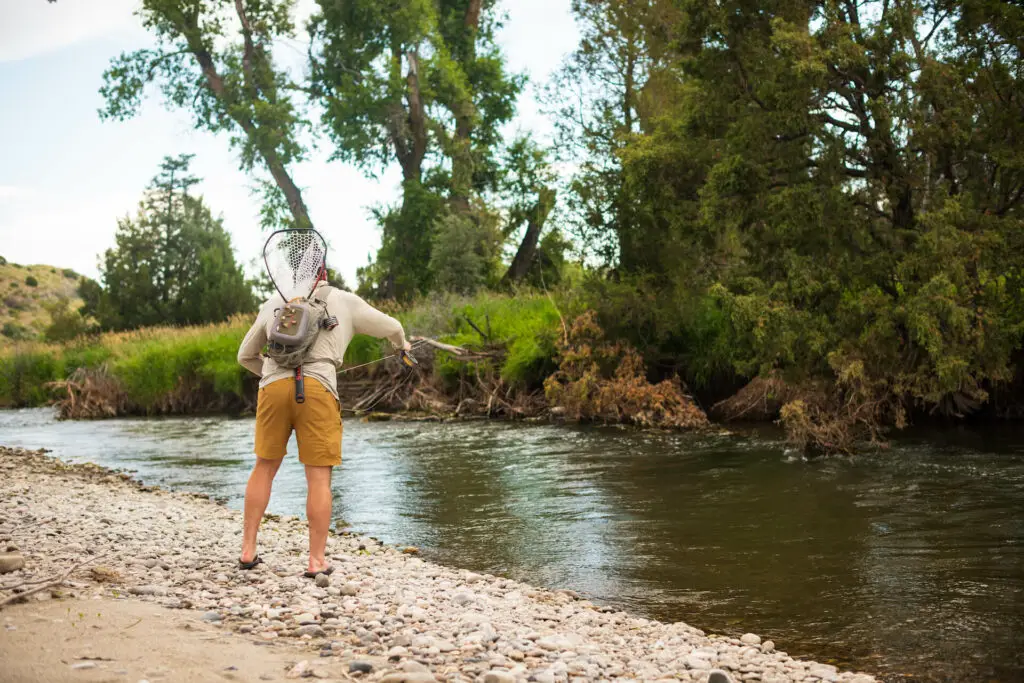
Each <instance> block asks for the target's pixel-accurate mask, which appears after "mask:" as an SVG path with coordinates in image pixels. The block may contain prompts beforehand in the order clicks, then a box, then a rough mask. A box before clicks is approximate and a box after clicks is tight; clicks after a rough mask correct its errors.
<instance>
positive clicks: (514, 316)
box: [398, 289, 561, 389]
mask: <svg viewBox="0 0 1024 683" xmlns="http://www.w3.org/2000/svg"><path fill="white" fill-rule="evenodd" d="M398 318H399V320H401V321H402V323H403V325H405V327H406V329H407V330H409V331H410V332H412V333H413V334H419V335H422V336H432V337H437V338H439V339H441V340H442V341H444V342H447V343H449V344H454V345H456V346H462V347H465V348H470V349H481V348H486V347H488V346H498V347H502V348H504V349H505V351H506V352H505V357H504V359H503V360H502V362H501V364H500V366H497V367H494V366H492V365H491V364H490V362H489V361H481V362H479V363H465V362H460V361H455V360H453V359H452V358H451V357H449V356H448V355H447V354H443V353H440V352H439V353H438V354H437V357H436V361H437V363H438V368H439V370H438V372H439V373H440V374H441V375H442V377H444V378H446V379H448V380H450V381H455V380H457V379H458V378H459V377H465V376H472V375H473V374H475V373H477V372H478V371H481V370H486V371H488V372H491V371H493V372H497V373H498V374H500V375H501V377H502V379H504V380H505V381H506V382H509V383H516V384H520V385H522V386H526V387H529V388H534V389H536V388H539V387H540V386H541V385H542V384H543V381H544V378H545V377H547V376H548V375H550V374H551V372H553V371H554V370H555V368H556V367H557V363H556V361H555V356H556V354H557V349H556V342H557V339H558V335H559V334H561V322H560V318H559V315H558V310H557V309H556V308H555V306H554V304H553V303H552V301H551V299H550V298H548V297H547V296H545V295H543V294H541V293H539V292H532V291H530V290H526V289H523V290H521V291H518V292H517V293H516V294H514V295H511V296H509V295H497V294H491V293H484V292H480V293H477V294H476V295H474V296H472V297H466V296H458V295H451V294H449V295H433V296H431V297H430V298H427V299H424V300H421V301H419V302H417V304H416V305H414V306H412V307H411V308H409V309H407V310H405V311H403V312H401V313H399V314H398ZM471 321H472V324H470V322H471ZM473 325H476V327H477V328H479V331H478V330H477V329H474V327H473ZM480 332H483V333H484V335H485V336H481V334H480Z"/></svg>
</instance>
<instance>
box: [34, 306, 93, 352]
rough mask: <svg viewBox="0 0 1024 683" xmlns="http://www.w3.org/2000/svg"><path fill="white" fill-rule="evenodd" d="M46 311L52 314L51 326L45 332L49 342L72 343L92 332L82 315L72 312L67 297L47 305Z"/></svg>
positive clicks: (44, 335) (44, 334)
mask: <svg viewBox="0 0 1024 683" xmlns="http://www.w3.org/2000/svg"><path fill="white" fill-rule="evenodd" d="M46 310H47V312H48V313H49V314H50V324H49V325H47V327H46V329H45V330H44V331H43V337H45V339H46V340H47V341H51V342H64V341H70V340H72V339H74V338H76V337H80V336H82V335H84V334H88V333H89V332H90V331H91V327H90V325H89V324H88V323H87V322H86V320H85V318H83V317H82V314H81V313H79V312H78V311H75V310H72V308H71V302H70V301H69V300H68V298H67V297H59V298H58V299H57V300H56V301H54V302H53V303H50V304H47V306H46Z"/></svg>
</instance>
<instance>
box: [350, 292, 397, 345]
mask: <svg viewBox="0 0 1024 683" xmlns="http://www.w3.org/2000/svg"><path fill="white" fill-rule="evenodd" d="M345 299H346V303H347V304H348V307H349V312H350V314H351V316H352V330H353V332H355V333H356V334H368V335H370V336H371V337H378V338H381V339H387V340H388V341H390V342H391V344H392V346H394V347H395V348H397V349H400V348H402V347H404V346H405V330H403V329H402V323H400V322H398V321H397V320H395V319H394V318H392V317H391V316H390V315H387V314H386V313H381V312H380V311H378V310H377V309H376V308H374V307H373V306H371V305H370V304H368V303H366V302H365V301H363V300H362V299H360V298H359V297H358V296H356V295H355V294H348V296H346V297H345Z"/></svg>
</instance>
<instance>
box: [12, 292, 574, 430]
mask: <svg viewBox="0 0 1024 683" xmlns="http://www.w3.org/2000/svg"><path fill="white" fill-rule="evenodd" d="M388 312H389V313H391V314H392V315H394V316H396V317H397V318H398V319H399V320H401V321H402V323H403V325H404V326H405V328H406V331H407V333H409V334H418V335H422V336H431V337H435V338H438V339H440V340H442V341H445V342H447V343H451V344H456V345H459V346H467V347H471V348H482V347H487V346H500V347H504V348H505V349H506V353H505V355H504V358H503V360H502V361H501V366H500V367H499V368H495V369H496V370H498V371H500V373H501V375H502V377H503V378H504V379H505V380H506V381H507V382H510V383H523V384H525V385H528V386H533V387H537V386H540V385H541V384H542V383H543V380H544V378H545V377H547V376H548V375H549V374H550V373H551V372H552V371H553V370H554V369H555V367H556V364H555V360H554V358H555V355H556V349H555V342H556V340H557V334H558V330H560V323H559V318H558V312H557V311H556V310H555V307H554V305H553V304H552V303H551V301H550V300H549V299H548V298H547V297H545V296H543V295H540V294H536V293H532V292H521V293H519V294H516V295H497V294H493V293H481V294H479V295H476V296H472V297H458V296H437V297H432V298H429V299H424V300H422V301H420V302H418V303H416V304H414V305H412V306H409V307H404V308H398V307H392V308H391V309H390V310H388ZM469 321H472V322H473V324H475V325H477V327H479V328H480V331H481V332H483V333H484V336H482V335H481V334H480V333H479V332H477V331H476V330H474V329H473V327H472V325H471V324H470V322H469ZM251 323H252V318H251V317H250V316H237V317H235V318H232V319H231V320H229V321H227V322H224V323H219V324H213V325H204V326H197V327H152V328H145V329H141V330H135V331H130V332H116V333H107V334H103V335H100V336H97V337H88V338H82V339H78V340H75V341H74V342H70V343H66V344H45V343H41V342H26V343H20V344H13V345H10V346H6V347H4V348H2V349H0V407H26V406H39V405H44V404H46V403H47V401H49V400H50V399H51V398H52V392H51V390H49V389H48V388H47V386H46V385H47V383H49V382H54V381H60V380H64V379H67V378H68V377H69V376H70V375H71V374H72V373H73V372H75V370H77V369H79V368H98V367H100V366H105V367H106V370H107V372H108V374H109V375H110V376H111V377H112V378H113V379H115V380H116V381H117V382H118V384H120V386H121V388H122V389H123V390H124V392H125V396H126V398H127V401H128V402H129V403H130V404H132V405H134V406H138V407H140V408H141V409H142V410H143V411H144V412H150V411H151V410H152V409H154V408H155V407H156V406H158V405H160V404H161V401H162V400H163V399H164V398H166V397H167V396H170V395H172V394H173V393H174V392H175V391H176V390H180V388H181V387H183V386H185V387H200V386H201V387H204V389H205V390H206V391H211V392H213V393H214V394H218V395H233V396H237V397H240V398H244V393H245V391H246V386H247V383H246V381H245V380H246V376H247V373H248V371H247V370H245V369H243V368H242V367H241V366H239V365H238V363H237V361H236V359H235V358H236V354H237V351H238V346H239V344H240V343H241V341H242V338H243V337H244V336H245V333H246V331H247V330H248V328H249V325H250V324H251ZM485 337H486V338H485ZM390 353H391V351H390V350H389V347H388V346H387V344H386V343H384V342H381V341H379V340H376V339H372V338H370V337H363V336H356V338H355V339H353V340H352V343H351V344H350V345H349V348H348V351H347V352H346V354H345V364H346V365H347V366H349V367H351V366H355V365H359V364H362V363H367V362H370V361H374V360H378V359H380V358H383V357H384V356H385V355H388V354H390ZM436 360H437V361H438V362H437V363H435V368H437V369H438V372H440V373H441V374H442V376H445V377H455V376H458V375H459V374H460V373H466V372H473V371H474V367H473V366H467V365H466V364H463V363H458V362H456V361H453V360H451V359H450V358H448V357H447V356H445V355H444V354H439V355H438V358H437V359H436Z"/></svg>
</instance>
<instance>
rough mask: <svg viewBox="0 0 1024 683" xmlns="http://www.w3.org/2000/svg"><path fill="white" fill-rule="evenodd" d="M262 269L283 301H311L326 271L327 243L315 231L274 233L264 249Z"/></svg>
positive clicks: (303, 229)
mask: <svg viewBox="0 0 1024 683" xmlns="http://www.w3.org/2000/svg"><path fill="white" fill-rule="evenodd" d="M263 265H264V266H266V269H267V275H268V276H269V277H270V282H271V284H273V285H274V289H276V290H277V293H278V294H280V295H281V298H282V299H284V300H285V301H286V302H287V301H293V300H294V299H299V298H306V299H308V298H309V297H310V296H311V295H312V294H313V290H314V289H315V288H316V284H317V282H318V281H319V279H320V272H321V269H326V268H327V242H326V240H324V238H323V236H322V235H321V234H320V233H318V232H317V231H316V230H313V229H312V228H288V229H285V230H275V231H274V232H272V233H270V236H269V237H267V241H266V242H265V243H264V245H263Z"/></svg>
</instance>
